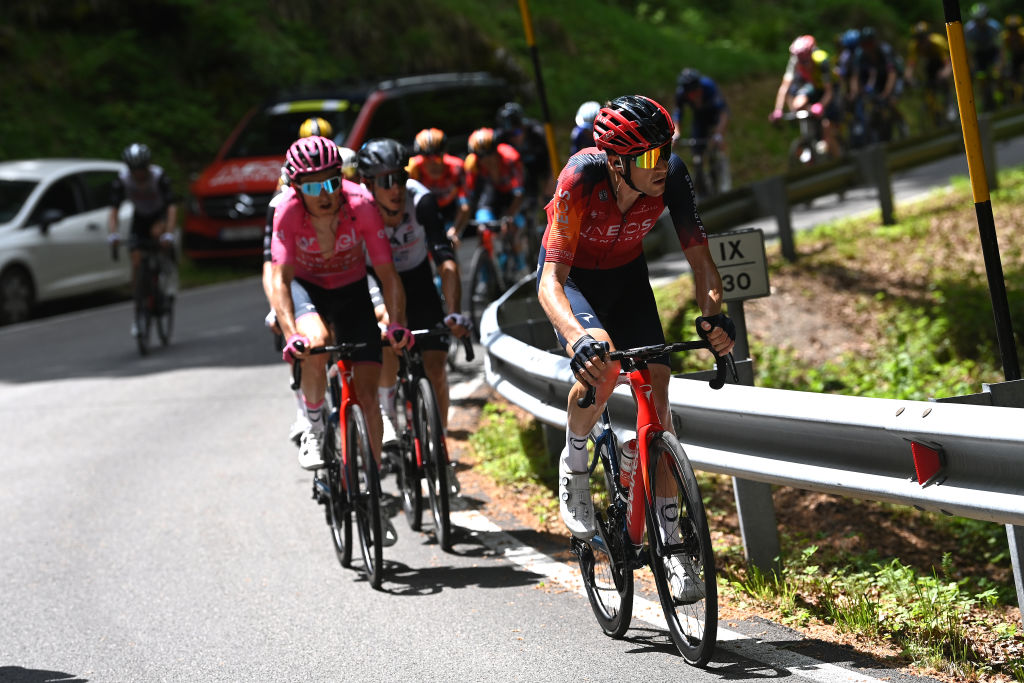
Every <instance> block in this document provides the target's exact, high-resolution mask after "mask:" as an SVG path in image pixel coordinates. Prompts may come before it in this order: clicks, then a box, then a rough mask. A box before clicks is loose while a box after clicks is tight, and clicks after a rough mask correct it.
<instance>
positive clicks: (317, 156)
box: [282, 135, 341, 182]
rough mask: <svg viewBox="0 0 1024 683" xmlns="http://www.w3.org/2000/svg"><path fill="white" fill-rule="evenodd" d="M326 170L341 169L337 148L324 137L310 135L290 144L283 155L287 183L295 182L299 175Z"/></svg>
mask: <svg viewBox="0 0 1024 683" xmlns="http://www.w3.org/2000/svg"><path fill="white" fill-rule="evenodd" d="M328 168H337V169H341V155H340V154H339V153H338V146H337V145H336V144H334V143H333V142H331V141H330V140H328V139H327V138H325V137H321V136H319V135H311V136H310V137H308V138H299V139H298V140H296V141H295V142H293V143H292V144H291V147H289V148H288V152H287V153H286V154H285V155H284V168H283V169H282V170H284V174H285V176H287V177H288V180H289V182H295V179H296V178H297V177H299V176H300V175H306V174H307V173H317V172H318V171H323V170H326V169H328Z"/></svg>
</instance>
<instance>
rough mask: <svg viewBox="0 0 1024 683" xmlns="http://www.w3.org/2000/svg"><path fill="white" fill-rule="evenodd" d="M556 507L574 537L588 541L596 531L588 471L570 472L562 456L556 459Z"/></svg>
mask: <svg viewBox="0 0 1024 683" xmlns="http://www.w3.org/2000/svg"><path fill="white" fill-rule="evenodd" d="M558 509H559V510H560V511H561V513H562V521H563V522H565V526H567V527H569V531H571V532H572V535H573V536H575V537H576V538H579V539H581V540H584V541H589V540H590V539H591V538H593V537H594V534H596V533H597V528H596V526H595V524H594V501H593V500H591V498H590V473H589V472H586V471H584V472H571V471H570V470H569V467H568V465H566V463H565V458H564V457H560V458H559V459H558Z"/></svg>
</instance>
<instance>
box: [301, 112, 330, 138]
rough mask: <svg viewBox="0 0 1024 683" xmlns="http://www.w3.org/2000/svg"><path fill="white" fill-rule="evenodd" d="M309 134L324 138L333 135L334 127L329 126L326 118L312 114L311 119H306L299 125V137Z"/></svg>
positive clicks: (305, 136)
mask: <svg viewBox="0 0 1024 683" xmlns="http://www.w3.org/2000/svg"><path fill="white" fill-rule="evenodd" d="M311 135H319V136H321V137H325V138H333V137H334V129H333V128H331V124H330V123H328V122H327V119H322V118H320V117H319V116H314V117H313V118H311V119H306V120H305V121H303V122H302V125H301V126H299V137H300V138H308V137H309V136H311Z"/></svg>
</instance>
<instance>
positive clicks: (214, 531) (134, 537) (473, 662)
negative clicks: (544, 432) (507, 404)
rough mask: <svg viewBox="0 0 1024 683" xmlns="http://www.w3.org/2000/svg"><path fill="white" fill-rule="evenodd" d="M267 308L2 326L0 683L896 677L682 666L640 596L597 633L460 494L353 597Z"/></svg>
mask: <svg viewBox="0 0 1024 683" xmlns="http://www.w3.org/2000/svg"><path fill="white" fill-rule="evenodd" d="M264 309H265V304H264V301H263V295H262V292H261V289H260V286H259V283H258V281H257V280H256V279H255V278H253V279H249V280H244V281H240V282H237V283H232V284H228V285H218V286H214V287H208V288H203V289H197V290H191V291H187V292H185V293H184V294H183V295H182V296H181V297H180V301H179V309H178V310H179V316H178V325H177V329H176V332H175V339H174V341H173V343H172V345H171V346H170V347H168V348H166V349H157V350H156V351H155V352H154V353H152V354H151V355H150V356H149V357H146V358H140V357H139V356H138V355H137V353H136V351H135V349H134V346H133V343H132V340H131V339H130V337H129V336H128V334H127V328H128V324H129V319H130V309H129V305H128V304H127V303H121V304H114V305H109V306H105V307H101V308H96V309H92V310H88V311H82V312H78V313H73V314H69V315H64V316H59V317H54V318H49V319H46V320H42V321H36V322H31V323H27V324H23V325H20V326H15V327H10V328H6V329H3V330H0V357H3V358H4V359H5V360H4V362H3V364H2V366H0V387H2V389H0V433H2V434H3V439H2V441H0V520H2V522H3V523H2V526H0V576H2V577H3V588H2V590H0V614H2V615H3V627H2V628H0V681H5V682H6V681H19V682H32V683H38V682H41V681H51V680H77V681H84V680H88V681H196V680H202V681H256V680H258V681H264V680H266V681H289V680H356V679H358V680H398V679H402V680H408V679H416V680H421V679H422V680H453V679H462V680H529V681H537V680H566V679H570V678H572V679H580V680H610V679H615V678H626V677H635V676H636V675H637V673H638V672H643V676H644V677H645V678H650V679H652V680H662V679H665V680H667V679H669V678H671V679H674V680H677V679H679V678H680V677H682V678H683V679H684V680H687V681H710V680H719V679H720V678H723V677H725V678H729V679H730V680H736V681H753V680H760V679H763V678H766V677H768V678H772V679H777V680H786V681H838V680H857V681H871V680H875V678H873V677H872V676H877V677H882V676H889V677H890V678H889V680H911V679H908V678H906V677H901V676H899V675H898V674H894V673H893V672H888V671H884V670H878V669H870V668H868V669H861V668H856V667H857V666H858V665H863V664H864V663H863V662H859V661H857V660H856V659H855V658H853V657H851V653H850V652H849V651H847V650H838V649H834V648H829V647H826V646H824V645H823V644H821V643H817V642H815V641H806V640H803V639H801V638H800V637H799V636H798V635H797V634H795V633H793V632H791V631H788V630H787V629H783V628H781V627H777V626H774V625H771V624H769V623H767V622H763V621H760V620H757V621H754V622H739V623H729V624H723V625H722V626H723V631H722V635H721V639H722V641H723V642H722V643H721V646H720V649H719V653H718V655H717V656H716V658H715V660H714V662H713V663H712V664H711V666H710V667H709V668H708V670H707V671H699V670H694V669H692V668H690V667H687V666H686V665H685V664H684V663H683V662H682V660H681V659H680V658H679V657H678V656H677V655H676V654H675V652H674V649H673V648H672V646H671V644H670V641H669V640H668V637H667V634H666V632H665V631H664V629H663V625H659V624H660V621H659V619H660V617H659V615H658V610H657V608H656V607H655V606H654V605H653V603H650V602H649V601H648V602H645V601H643V600H640V601H638V608H637V610H638V618H637V619H635V620H634V628H633V629H632V630H630V631H629V633H628V634H627V637H626V638H625V639H623V640H612V639H609V638H607V637H605V636H604V635H603V634H602V633H601V631H600V629H599V628H598V626H597V623H596V621H595V620H594V618H593V616H592V614H591V611H590V608H589V605H588V604H587V602H586V599H585V598H584V597H583V596H582V595H581V594H580V593H579V591H578V590H577V589H576V584H575V581H576V580H577V579H576V572H575V568H574V567H573V566H567V565H564V564H561V563H558V562H554V561H552V560H551V559H550V558H548V557H546V556H544V555H541V554H538V553H537V552H536V551H534V550H532V549H531V548H529V547H528V546H525V545H523V544H522V542H521V541H518V540H516V538H515V537H514V536H512V535H509V534H507V533H506V531H503V530H502V529H501V528H500V527H499V526H498V525H497V524H496V523H495V520H488V519H486V518H484V517H483V516H482V515H481V514H480V512H479V507H480V501H479V500H475V499H473V498H472V497H468V496H466V497H462V498H461V499H459V501H458V505H457V507H458V508H459V510H458V511H457V512H456V514H455V517H454V520H455V523H456V524H457V526H458V528H459V531H458V535H457V537H456V543H455V547H454V551H453V552H452V553H443V552H441V551H440V550H439V549H438V547H437V545H436V544H435V543H434V542H433V538H432V536H431V535H430V534H429V533H414V532H411V531H410V530H409V529H408V527H407V526H406V524H405V521H404V519H403V518H401V517H396V519H395V523H396V527H397V528H398V530H399V541H398V543H397V545H395V546H394V547H392V548H388V549H386V550H385V558H386V561H387V574H386V576H385V580H384V585H383V590H382V591H375V590H373V589H371V588H370V587H369V585H368V584H367V582H366V581H365V580H364V578H363V577H362V574H361V573H360V572H359V571H358V565H357V567H356V568H355V569H343V568H342V567H341V566H340V565H339V564H338V562H337V560H336V558H335V556H334V552H333V548H332V546H331V543H330V540H329V537H328V530H327V527H326V525H325V524H324V516H323V512H322V510H321V508H320V507H319V506H318V505H317V504H316V503H315V502H314V501H313V500H311V499H310V476H309V475H308V474H307V473H306V472H304V471H303V470H301V469H300V468H299V467H298V465H297V463H296V461H295V450H294V448H293V447H292V445H291V444H290V443H289V442H288V441H287V439H286V433H287V429H288V426H289V424H290V422H291V419H292V417H293V416H294V399H293V398H292V395H291V393H290V391H289V390H288V389H287V386H286V383H287V379H288V372H287V369H286V366H285V365H284V364H283V363H281V362H280V360H278V357H277V356H276V354H275V353H274V351H273V349H272V347H271V341H270V339H269V335H268V334H267V333H266V332H264V331H263V330H262V329H261V321H262V318H263V315H264V312H265V311H264ZM478 370H479V368H475V369H471V372H467V373H464V374H461V375H460V376H458V377H457V378H456V379H457V380H458V383H457V386H456V388H455V390H454V392H455V395H456V396H458V397H462V396H466V395H468V394H470V393H471V392H472V391H473V387H474V386H479V380H478V379H477V378H476V377H475V374H476V373H477V372H478ZM393 487H394V484H393V482H390V481H389V482H388V483H387V487H386V488H387V489H389V490H391V491H392V492H393V491H394V488H393ZM395 509H397V507H395ZM499 521H500V520H499ZM510 531H513V532H516V530H515V529H510ZM518 531H519V532H522V531H523V530H518ZM520 537H526V536H524V535H523V534H522V533H520ZM649 597H650V598H652V599H653V596H649Z"/></svg>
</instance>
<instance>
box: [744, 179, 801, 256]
mask: <svg viewBox="0 0 1024 683" xmlns="http://www.w3.org/2000/svg"><path fill="white" fill-rule="evenodd" d="M752 187H753V189H754V201H755V202H757V212H758V213H759V214H760V215H762V216H775V223H776V225H778V226H779V244H780V246H781V247H782V255H783V257H785V259H786V260H787V261H790V262H792V261H796V246H795V245H794V244H793V220H792V216H791V215H790V210H789V199H788V197H787V195H786V181H785V179H784V178H783V177H782V176H774V177H772V178H768V179H766V180H761V181H759V182H756V183H754V184H753V185H752Z"/></svg>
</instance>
